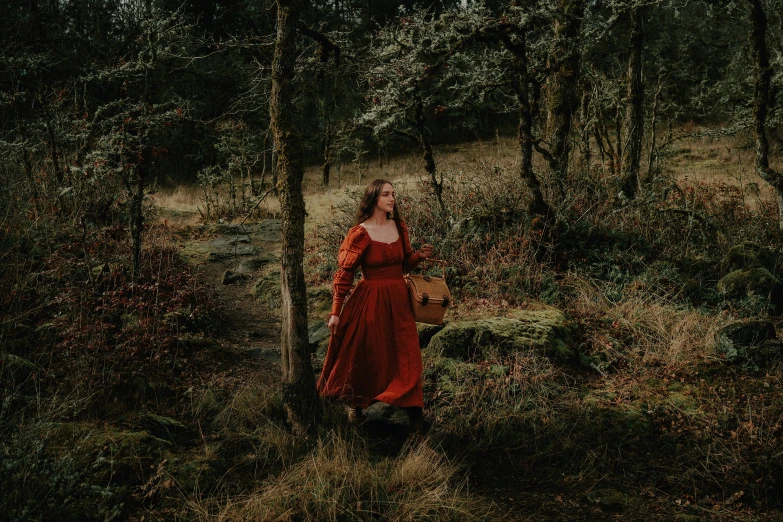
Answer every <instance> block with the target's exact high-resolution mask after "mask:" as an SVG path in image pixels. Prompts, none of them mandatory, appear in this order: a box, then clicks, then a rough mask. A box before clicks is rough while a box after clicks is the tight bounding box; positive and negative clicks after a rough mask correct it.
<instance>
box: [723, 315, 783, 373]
mask: <svg viewBox="0 0 783 522" xmlns="http://www.w3.org/2000/svg"><path fill="white" fill-rule="evenodd" d="M714 343H715V350H716V351H717V352H718V353H721V354H723V355H724V356H725V357H726V360H727V361H729V362H744V361H748V360H750V361H753V362H755V363H756V364H764V363H766V362H769V361H770V360H773V359H776V358H777V357H780V355H781V353H783V350H782V349H781V347H782V346H783V343H781V342H780V341H778V340H777V338H776V333H775V325H774V324H772V323H771V322H770V321H765V320H754V321H738V322H736V323H731V324H728V325H726V326H724V327H723V328H721V329H720V330H718V331H717V332H715V337H714Z"/></svg>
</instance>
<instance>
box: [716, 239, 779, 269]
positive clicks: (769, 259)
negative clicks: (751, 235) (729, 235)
mask: <svg viewBox="0 0 783 522" xmlns="http://www.w3.org/2000/svg"><path fill="white" fill-rule="evenodd" d="M749 268H766V269H767V270H774V268H775V259H774V256H773V254H772V252H770V251H769V250H768V249H766V248H764V247H762V246H761V245H759V244H757V243H753V242H752V241H745V242H743V243H742V244H739V245H737V246H735V247H732V248H731V249H730V250H729V251H728V252H727V253H726V255H725V256H723V260H721V262H720V270H721V274H729V273H731V272H734V271H735V270H742V269H749Z"/></svg>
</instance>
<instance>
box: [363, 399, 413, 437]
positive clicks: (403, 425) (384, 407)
mask: <svg viewBox="0 0 783 522" xmlns="http://www.w3.org/2000/svg"><path fill="white" fill-rule="evenodd" d="M364 419H365V420H364V422H363V423H362V427H363V428H364V429H365V430H367V432H368V433H370V434H371V435H374V436H381V437H386V436H392V437H396V438H401V439H402V438H405V437H407V436H408V433H409V432H410V421H409V419H408V412H407V411H405V409H403V408H397V407H395V406H391V405H389V404H386V403H385V402H375V403H373V404H371V405H370V406H369V407H368V408H367V409H366V410H364Z"/></svg>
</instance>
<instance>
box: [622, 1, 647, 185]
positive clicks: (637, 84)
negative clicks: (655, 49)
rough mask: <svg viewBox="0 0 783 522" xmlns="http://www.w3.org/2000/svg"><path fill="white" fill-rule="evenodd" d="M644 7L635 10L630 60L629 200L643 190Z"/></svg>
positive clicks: (626, 173) (625, 181)
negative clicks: (640, 168) (641, 184)
mask: <svg viewBox="0 0 783 522" xmlns="http://www.w3.org/2000/svg"><path fill="white" fill-rule="evenodd" d="M643 22H644V7H643V6H634V7H632V8H631V35H630V38H629V40H630V42H629V47H630V48H631V53H630V57H629V58H628V105H627V111H626V120H625V128H626V129H627V131H626V132H627V138H626V143H627V146H626V147H625V154H626V157H625V159H624V161H623V180H622V189H621V190H622V191H623V193H624V194H625V196H626V197H627V198H628V199H633V198H634V197H635V196H636V191H637V190H638V188H639V164H640V161H641V158H642V139H643V138H644V83H643V79H642V44H643V43H644V29H643Z"/></svg>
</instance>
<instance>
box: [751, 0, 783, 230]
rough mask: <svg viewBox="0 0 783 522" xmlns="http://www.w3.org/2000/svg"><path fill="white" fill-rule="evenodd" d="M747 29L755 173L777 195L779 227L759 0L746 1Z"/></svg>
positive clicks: (781, 198) (781, 208) (782, 217)
mask: <svg viewBox="0 0 783 522" xmlns="http://www.w3.org/2000/svg"><path fill="white" fill-rule="evenodd" d="M749 2H750V10H751V13H750V20H751V32H750V43H751V48H752V54H753V59H754V62H755V63H754V65H755V66H756V71H755V72H756V78H755V79H756V82H755V89H754V96H753V98H754V100H753V130H754V133H755V135H756V173H757V174H758V175H759V176H760V177H761V179H763V180H764V181H766V182H767V183H769V184H770V185H772V188H773V189H775V194H776V195H777V198H778V213H779V218H778V225H779V227H780V229H781V230H783V172H780V171H779V170H776V169H773V168H771V167H770V166H769V138H768V136H767V132H768V129H767V118H768V116H769V112H770V109H771V108H772V107H774V105H775V96H774V94H773V92H772V90H771V83H772V67H771V65H770V60H769V51H768V50H767V25H768V21H767V11H766V9H765V7H764V3H763V2H762V0H749Z"/></svg>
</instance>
